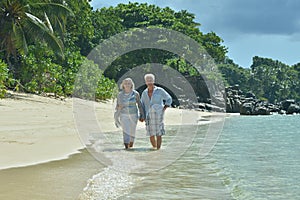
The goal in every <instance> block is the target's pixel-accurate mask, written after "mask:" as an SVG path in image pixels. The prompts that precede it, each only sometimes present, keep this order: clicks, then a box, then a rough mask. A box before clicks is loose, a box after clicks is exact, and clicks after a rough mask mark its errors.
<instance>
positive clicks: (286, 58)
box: [91, 0, 300, 67]
mask: <svg viewBox="0 0 300 200" xmlns="http://www.w3.org/2000/svg"><path fill="white" fill-rule="evenodd" d="M128 2H129V1H126V0H110V1H104V0H93V1H92V2H91V5H92V7H93V8H94V9H97V8H101V7H109V6H116V5H118V4H119V3H128ZM131 2H139V3H148V4H155V5H157V6H159V7H162V8H163V7H167V6H168V7H170V8H172V9H173V10H175V11H180V10H187V11H188V12H190V13H193V14H195V17H196V19H195V21H196V22H198V23H200V24H201V26H200V27H199V29H200V31H202V32H204V33H208V32H215V33H216V34H217V35H218V36H220V37H221V38H222V39H223V40H224V42H223V43H222V45H224V46H226V47H227V48H228V53H227V56H228V57H229V58H230V59H232V60H233V61H234V62H235V63H236V64H238V65H240V66H242V67H250V66H251V64H252V58H253V57H254V56H260V57H264V58H271V59H273V60H279V61H281V62H283V63H285V64H288V65H294V64H297V63H300V14H299V10H300V1H299V0H136V1H131Z"/></svg>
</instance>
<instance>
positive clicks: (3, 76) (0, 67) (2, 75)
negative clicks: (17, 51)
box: [0, 60, 8, 98]
mask: <svg viewBox="0 0 300 200" xmlns="http://www.w3.org/2000/svg"><path fill="white" fill-rule="evenodd" d="M7 79H8V68H7V65H6V63H5V62H3V61H2V60H0V98H4V97H5V94H6V86H5V85H6V81H7Z"/></svg>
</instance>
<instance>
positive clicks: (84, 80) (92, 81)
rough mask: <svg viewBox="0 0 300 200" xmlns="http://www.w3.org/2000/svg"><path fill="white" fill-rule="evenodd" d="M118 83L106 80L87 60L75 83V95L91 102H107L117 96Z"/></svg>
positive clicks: (94, 65) (83, 63)
mask: <svg viewBox="0 0 300 200" xmlns="http://www.w3.org/2000/svg"><path fill="white" fill-rule="evenodd" d="M116 88H117V86H116V83H115V82H114V81H112V80H110V79H108V78H105V77H104V76H103V74H102V71H101V70H100V69H99V68H98V66H97V65H96V64H94V62H92V61H90V60H87V59H85V60H84V61H83V62H82V66H81V69H80V70H79V71H78V75H77V77H76V81H75V88H74V95H75V96H76V97H80V98H83V99H89V100H105V99H109V98H112V97H114V96H115V95H116Z"/></svg>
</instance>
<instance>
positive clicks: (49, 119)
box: [0, 92, 212, 169]
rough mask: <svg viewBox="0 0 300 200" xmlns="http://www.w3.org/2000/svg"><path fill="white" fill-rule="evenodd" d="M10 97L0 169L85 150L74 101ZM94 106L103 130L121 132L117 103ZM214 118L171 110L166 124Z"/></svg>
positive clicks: (1, 115) (3, 105) (3, 110)
mask: <svg viewBox="0 0 300 200" xmlns="http://www.w3.org/2000/svg"><path fill="white" fill-rule="evenodd" d="M10 94H11V95H10V97H9V98H6V99H1V100H0V152H1V156H0V169H6V168H11V167H20V166H27V165H34V164H38V163H44V162H49V161H53V160H61V159H64V158H67V157H68V156H70V155H72V154H74V153H78V152H79V150H80V149H83V148H84V147H85V145H84V144H83V143H82V140H81V139H82V138H81V137H80V134H78V130H77V126H76V122H75V120H74V113H73V100H72V99H71V98H67V99H64V100H59V99H54V98H49V97H42V96H38V95H32V94H24V93H13V92H10ZM84 102H86V101H82V103H83V104H84ZM88 103H90V102H88ZM93 105H94V109H95V113H96V118H97V120H98V123H99V125H100V126H101V130H102V131H114V130H117V129H116V127H115V126H114V121H113V112H114V105H115V102H114V101H107V102H100V103H93ZM211 115H212V114H211V113H205V112H196V111H188V110H180V109H175V108H169V109H168V110H167V111H166V115H165V123H166V125H172V124H183V123H184V124H188V123H199V122H204V123H205V122H206V118H207V117H209V116H211ZM138 126H139V127H144V123H141V122H139V123H138Z"/></svg>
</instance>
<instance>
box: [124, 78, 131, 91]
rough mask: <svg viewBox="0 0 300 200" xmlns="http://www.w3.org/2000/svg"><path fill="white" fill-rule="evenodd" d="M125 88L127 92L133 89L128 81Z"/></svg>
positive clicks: (125, 82)
mask: <svg viewBox="0 0 300 200" xmlns="http://www.w3.org/2000/svg"><path fill="white" fill-rule="evenodd" d="M123 87H124V90H125V91H130V90H131V89H132V83H131V81H128V80H126V81H124V83H123Z"/></svg>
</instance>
